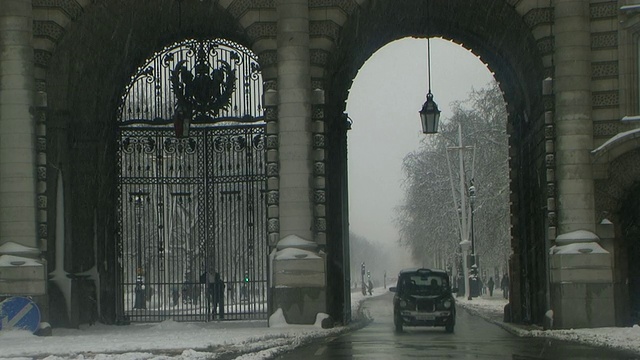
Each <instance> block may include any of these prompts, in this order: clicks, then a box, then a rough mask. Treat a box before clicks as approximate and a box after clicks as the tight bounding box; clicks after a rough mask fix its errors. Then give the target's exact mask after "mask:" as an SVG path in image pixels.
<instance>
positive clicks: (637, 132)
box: [591, 129, 640, 155]
mask: <svg viewBox="0 0 640 360" xmlns="http://www.w3.org/2000/svg"><path fill="white" fill-rule="evenodd" d="M635 137H640V129H633V130H629V131H625V132H621V133H618V134H616V135H614V136H613V137H612V138H611V139H609V140H607V141H605V142H604V144H602V145H600V146H598V147H597V148H596V149H594V150H591V153H592V154H593V155H598V153H600V152H602V151H603V150H605V149H606V148H608V147H611V146H612V145H613V144H615V143H617V142H619V141H622V140H624V139H625V138H635Z"/></svg>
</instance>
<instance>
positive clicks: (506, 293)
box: [500, 274, 509, 299]
mask: <svg viewBox="0 0 640 360" xmlns="http://www.w3.org/2000/svg"><path fill="white" fill-rule="evenodd" d="M500 287H501V288H502V295H503V296H504V298H505V299H508V298H509V276H507V274H504V276H503V277H502V281H500Z"/></svg>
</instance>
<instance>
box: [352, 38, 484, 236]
mask: <svg viewBox="0 0 640 360" xmlns="http://www.w3.org/2000/svg"><path fill="white" fill-rule="evenodd" d="M430 42H431V76H432V79H431V92H432V93H433V95H434V100H435V101H436V103H437V104H438V107H439V108H440V110H441V111H442V114H441V121H442V120H443V119H446V118H449V117H450V116H451V111H450V104H451V103H452V102H453V101H457V100H465V99H467V98H468V95H469V92H470V91H471V89H472V88H475V89H479V88H482V87H485V86H486V85H487V84H489V83H490V82H491V80H492V79H493V76H492V74H491V72H490V71H489V70H488V68H487V67H486V65H485V64H483V63H482V62H481V61H480V59H479V58H478V57H476V56H475V55H474V54H473V53H471V52H470V51H468V50H466V49H465V48H463V47H461V46H459V45H457V44H455V43H452V42H449V41H445V40H442V39H431V41H430ZM427 84H428V82H427V40H426V39H413V38H405V39H402V40H398V41H395V42H392V43H390V44H387V45H386V46H385V47H383V48H382V49H380V50H378V51H377V52H376V53H375V54H374V55H373V56H372V57H371V58H369V60H367V62H365V64H364V66H363V67H362V68H361V69H360V71H359V72H358V74H357V76H356V78H355V80H354V82H353V85H352V87H351V90H350V92H349V98H348V101H347V113H348V114H349V117H350V118H351V119H352V120H353V125H352V130H351V131H349V132H348V157H349V222H350V229H351V231H353V232H355V233H356V234H359V235H362V236H364V237H366V238H367V239H368V240H369V241H371V242H382V243H386V244H393V243H395V242H396V240H397V239H399V233H398V231H397V229H396V228H395V226H394V222H393V219H394V208H396V207H397V206H398V205H400V204H401V203H402V201H403V196H404V195H403V189H402V185H401V184H402V181H403V176H404V174H403V172H402V160H403V158H404V157H405V155H407V154H408V153H410V152H412V151H414V150H417V149H418V148H419V146H420V140H421V139H423V138H424V137H425V136H427V135H424V134H422V131H421V127H420V120H419V115H418V111H419V110H420V108H421V107H422V104H423V103H424V101H425V100H426V93H427ZM429 136H437V135H429Z"/></svg>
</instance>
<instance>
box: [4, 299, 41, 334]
mask: <svg viewBox="0 0 640 360" xmlns="http://www.w3.org/2000/svg"><path fill="white" fill-rule="evenodd" d="M39 326H40V309H39V308H38V305H36V303H34V302H33V301H31V300H30V299H28V298H26V297H10V298H8V299H6V300H5V301H3V302H0V331H1V330H11V329H20V330H29V331H31V332H32V333H34V332H36V330H38V327H39Z"/></svg>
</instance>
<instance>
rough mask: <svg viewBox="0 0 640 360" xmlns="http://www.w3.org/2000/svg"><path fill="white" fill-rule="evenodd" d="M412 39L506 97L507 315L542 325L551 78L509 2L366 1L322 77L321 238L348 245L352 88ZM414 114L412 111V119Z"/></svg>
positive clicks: (345, 30) (346, 27) (335, 296)
mask: <svg viewBox="0 0 640 360" xmlns="http://www.w3.org/2000/svg"><path fill="white" fill-rule="evenodd" d="M409 36H411V37H419V38H425V37H442V38H444V39H447V40H451V41H454V42H456V43H459V44H461V45H463V46H464V47H465V48H467V49H469V50H471V51H472V52H473V53H474V54H476V55H477V56H479V57H480V59H481V60H482V61H483V62H485V63H486V64H487V65H488V67H489V68H490V70H492V71H493V72H494V73H495V78H496V79H497V81H498V83H499V85H500V87H501V89H502V91H503V92H504V97H505V101H506V103H507V110H508V114H509V118H508V124H506V127H507V131H508V133H509V135H510V147H511V149H510V156H511V158H510V167H511V192H512V193H513V196H512V199H513V200H512V219H513V220H512V225H513V228H512V229H513V230H512V249H513V252H514V254H513V255H512V259H511V260H510V262H511V274H512V275H513V276H512V279H513V281H512V289H513V291H512V297H511V304H512V316H513V320H514V321H524V322H541V321H542V316H543V314H544V312H545V311H546V309H547V306H548V300H547V298H546V294H547V290H546V279H547V269H546V265H545V259H546V255H545V248H546V246H545V239H546V237H547V227H548V226H549V225H553V224H549V221H548V220H547V211H546V206H547V196H550V195H551V196H552V191H551V189H548V186H547V180H546V177H545V176H546V166H547V164H545V149H544V140H545V132H544V126H545V123H544V112H545V110H549V108H550V107H551V106H552V105H551V104H550V103H549V102H547V101H546V99H545V98H544V97H543V94H542V82H543V79H544V78H545V76H547V74H548V72H549V70H548V69H545V68H544V66H543V61H542V55H541V54H540V52H539V50H538V46H537V43H536V39H535V38H534V36H533V34H532V31H531V29H530V28H529V26H528V25H527V24H526V23H525V21H524V19H523V17H522V16H521V15H520V14H518V13H517V11H516V10H515V9H514V7H513V6H512V5H510V4H509V2H508V1H492V2H490V3H488V2H486V1H482V0H473V1H418V0H407V1H402V2H398V1H371V2H366V3H365V4H364V5H363V7H362V8H361V9H360V11H359V12H356V13H355V15H354V16H352V17H351V18H349V19H348V20H347V22H346V23H345V25H344V27H343V29H342V31H341V34H340V38H339V40H338V45H337V49H336V51H335V53H334V56H333V57H332V58H331V61H330V63H329V66H328V68H329V70H328V72H327V74H326V77H325V81H326V87H325V89H326V119H327V120H326V121H327V138H328V141H329V144H330V145H329V146H327V149H328V158H329V159H332V163H331V164H327V193H328V196H327V208H328V212H327V213H330V214H331V215H330V216H328V218H327V225H328V228H329V229H330V230H329V233H328V237H329V238H334V239H343V241H342V243H343V244H344V243H347V242H348V225H347V224H348V222H347V220H346V219H348V214H347V209H346V207H345V206H344V204H346V201H347V198H348V197H347V190H346V181H347V174H346V153H347V150H346V136H347V135H346V134H347V130H348V129H349V125H348V122H347V119H346V118H345V116H344V115H343V112H344V110H345V101H346V100H347V93H348V91H349V88H350V86H351V82H352V81H353V79H354V78H355V75H356V73H357V71H358V69H359V68H360V67H361V66H362V65H363V64H364V62H365V61H366V60H367V59H368V58H369V57H370V56H371V55H372V54H373V53H374V52H375V51H376V50H378V49H379V48H381V47H382V46H384V45H386V44H387V43H389V42H392V41H394V40H397V39H401V38H403V37H409ZM389 71H393V69H389ZM432 71H438V69H432ZM380 86H384V84H380ZM460 86H464V84H461V85H460ZM436 92H437V90H436ZM420 106H421V104H416V112H417V111H418V110H419V107H420ZM444 116H446V115H444ZM359 121H360V123H365V122H366V119H359ZM416 122H418V119H417V114H416ZM337 159H339V160H337ZM516 220H517V221H516ZM338 243H339V242H338ZM328 246H331V245H330V244H328ZM328 253H329V254H331V253H335V251H333V252H332V251H331V249H329V252H328ZM329 261H331V259H329ZM329 269H331V267H329ZM329 276H331V274H329ZM339 297H340V294H336V293H334V294H330V295H329V301H330V302H331V301H334V302H338V298H339Z"/></svg>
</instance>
